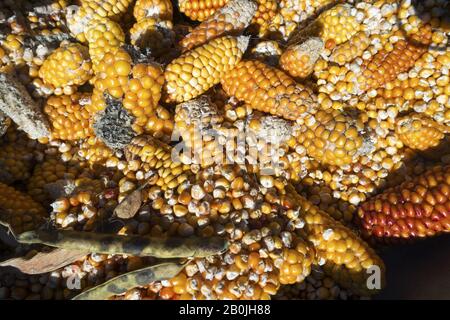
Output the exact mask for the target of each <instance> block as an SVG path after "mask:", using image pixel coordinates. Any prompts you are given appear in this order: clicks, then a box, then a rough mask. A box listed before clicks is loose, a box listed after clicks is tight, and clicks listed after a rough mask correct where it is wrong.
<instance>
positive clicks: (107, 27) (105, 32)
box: [85, 18, 125, 71]
mask: <svg viewBox="0 0 450 320" xmlns="http://www.w3.org/2000/svg"><path fill="white" fill-rule="evenodd" d="M85 36H86V40H87V42H88V44H89V54H90V56H91V59H92V63H93V65H94V68H95V71H97V67H98V64H99V63H100V61H101V60H102V58H103V56H104V55H105V54H106V53H108V52H111V51H113V50H114V49H116V48H119V47H120V46H122V45H123V44H124V43H125V34H124V33H123V31H122V28H121V27H120V25H119V24H118V23H117V22H114V21H112V20H110V19H108V18H99V19H93V20H91V21H90V22H89V24H88V25H87V27H86V31H85Z"/></svg>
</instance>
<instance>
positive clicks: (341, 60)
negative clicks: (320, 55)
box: [330, 31, 370, 65]
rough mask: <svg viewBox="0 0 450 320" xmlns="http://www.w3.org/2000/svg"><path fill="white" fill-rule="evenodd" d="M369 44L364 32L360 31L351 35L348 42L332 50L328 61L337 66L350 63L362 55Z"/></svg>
mask: <svg viewBox="0 0 450 320" xmlns="http://www.w3.org/2000/svg"><path fill="white" fill-rule="evenodd" d="M369 44H370V38H369V36H368V35H367V33H366V32H364V31H360V32H358V33H356V34H355V35H353V36H352V37H351V38H350V40H348V41H347V42H344V43H342V44H340V45H338V46H337V47H336V48H334V50H333V52H332V53H331V55H330V61H331V62H335V63H337V64H339V65H343V64H345V63H347V62H351V61H352V60H353V59H355V58H356V57H359V56H361V55H362V54H363V52H364V50H366V49H367V47H368V46H369Z"/></svg>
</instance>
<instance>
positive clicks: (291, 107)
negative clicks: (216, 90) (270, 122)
mask: <svg viewBox="0 0 450 320" xmlns="http://www.w3.org/2000/svg"><path fill="white" fill-rule="evenodd" d="M221 83H222V87H223V89H224V90H225V92H226V93H227V94H228V95H229V96H235V97H236V98H237V99H239V100H243V101H245V103H247V104H249V105H250V106H251V107H252V108H254V109H256V110H259V111H263V112H268V113H270V114H273V115H276V116H279V117H282V118H285V119H287V120H297V119H298V120H301V119H300V118H301V117H302V116H303V115H304V114H305V113H313V112H314V109H315V107H316V104H317V103H316V98H315V96H314V94H313V93H312V91H311V90H310V89H309V88H307V87H304V86H302V85H300V84H297V83H296V82H295V81H294V80H293V79H292V78H290V77H289V76H288V75H286V74H285V73H284V72H282V71H280V70H278V69H275V68H272V67H270V66H268V65H266V64H264V63H262V62H260V61H255V60H247V61H241V62H240V63H238V65H237V66H236V67H235V68H234V69H233V70H231V71H230V72H228V73H226V75H225V76H224V77H223V78H222V80H221Z"/></svg>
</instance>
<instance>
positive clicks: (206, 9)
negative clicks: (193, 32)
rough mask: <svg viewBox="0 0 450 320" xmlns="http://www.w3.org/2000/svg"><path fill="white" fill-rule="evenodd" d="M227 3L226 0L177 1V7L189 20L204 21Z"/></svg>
mask: <svg viewBox="0 0 450 320" xmlns="http://www.w3.org/2000/svg"><path fill="white" fill-rule="evenodd" d="M227 2H228V0H179V1H178V5H179V6H180V11H181V12H182V13H184V14H185V15H186V16H188V17H189V19H192V20H197V21H204V20H206V19H208V18H209V17H210V16H212V15H213V14H214V12H216V11H217V10H218V9H220V8H222V7H223V6H224V5H225V4H226V3H227Z"/></svg>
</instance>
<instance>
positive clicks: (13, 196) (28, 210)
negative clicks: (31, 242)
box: [0, 183, 46, 233]
mask: <svg viewBox="0 0 450 320" xmlns="http://www.w3.org/2000/svg"><path fill="white" fill-rule="evenodd" d="M45 216H46V212H45V209H44V208H43V207H42V206H41V205H40V204H39V203H37V202H36V201H34V200H33V199H32V198H31V197H30V196H29V195H27V194H25V193H22V192H20V191H18V190H16V189H14V188H12V187H10V186H7V185H6V184H3V183H0V220H1V221H2V222H6V223H8V224H9V225H10V226H11V228H12V229H13V231H14V232H15V233H22V232H24V231H29V230H33V229H36V228H37V227H39V225H40V224H41V223H43V221H44V217H45Z"/></svg>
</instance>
